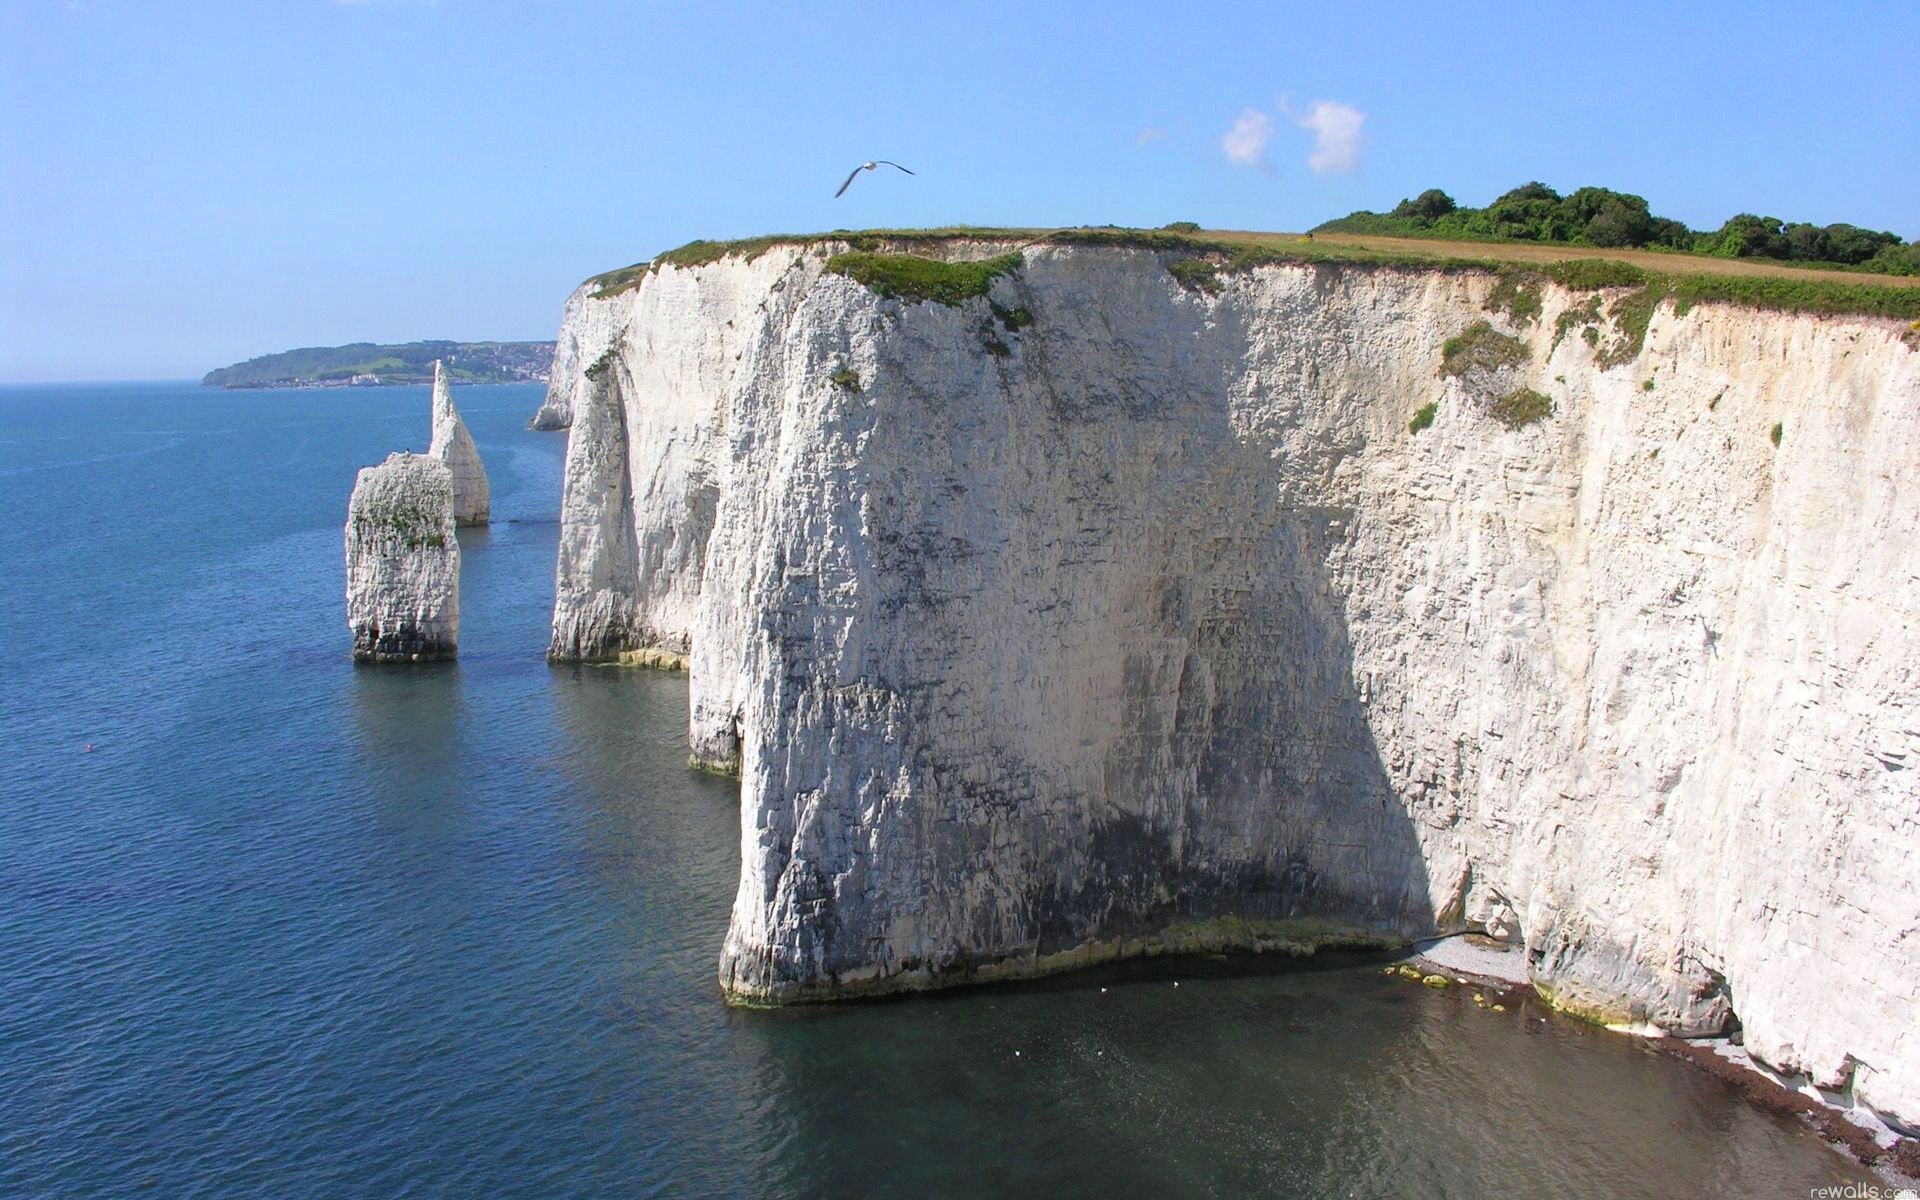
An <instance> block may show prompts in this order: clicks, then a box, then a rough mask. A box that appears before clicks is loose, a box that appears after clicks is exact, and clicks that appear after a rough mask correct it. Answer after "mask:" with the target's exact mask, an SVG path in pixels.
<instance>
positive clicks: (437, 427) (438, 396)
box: [427, 359, 493, 525]
mask: <svg viewBox="0 0 1920 1200" xmlns="http://www.w3.org/2000/svg"><path fill="white" fill-rule="evenodd" d="M427 453H428V454H429V455H431V456H432V457H434V458H437V459H439V460H440V461H441V462H443V463H445V464H446V465H447V470H449V471H451V472H452V473H453V519H454V523H455V524H458V525H485V524H486V523H487V520H488V517H489V514H490V510H491V508H492V505H493V496H492V489H491V488H490V487H489V486H488V484H487V469H486V467H484V466H483V465H481V462H480V450H479V448H478V447H476V446H475V445H474V444H473V435H472V434H471V433H468V432H467V423H466V422H465V421H463V420H461V419H460V410H459V409H457V408H455V407H454V406H453V387H452V385H451V384H450V383H448V381H447V372H446V367H445V366H444V364H442V363H441V362H440V360H439V359H435V360H434V362H433V445H432V446H431V447H429V448H428V450H427Z"/></svg>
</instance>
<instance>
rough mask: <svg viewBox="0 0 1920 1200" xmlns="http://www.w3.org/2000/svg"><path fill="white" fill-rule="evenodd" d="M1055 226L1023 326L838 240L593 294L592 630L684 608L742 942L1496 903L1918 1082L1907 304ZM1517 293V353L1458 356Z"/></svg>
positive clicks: (888, 954)
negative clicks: (1641, 308)
mask: <svg viewBox="0 0 1920 1200" xmlns="http://www.w3.org/2000/svg"><path fill="white" fill-rule="evenodd" d="M1005 249H1006V248H1005V247H977V246H975V247H955V248H954V251H953V252H955V253H964V254H969V255H979V254H986V253H998V252H1003V251H1004V250H1005ZM1025 255H1026V257H1025V266H1024V269H1023V270H1022V271H1021V272H1020V273H1018V274H1017V275H1014V276H1010V277H1007V278H1004V279H1002V280H1000V281H999V282H998V283H996V284H995V285H994V291H993V293H992V296H991V300H992V302H993V303H994V304H997V305H998V306H999V309H1000V311H1001V312H1002V313H1011V312H1014V311H1017V310H1019V309H1025V310H1027V312H1028V313H1030V314H1031V316H1032V322H1031V324H1025V325H1020V327H1018V328H1015V327H1014V326H1015V325H1018V324H1019V323H1018V322H1009V321H1008V320H1006V319H1004V318H1003V317H1002V316H1001V315H1000V314H999V313H996V311H995V310H994V309H993V308H991V307H990V306H989V302H988V300H987V299H985V298H983V299H977V300H972V301H969V302H967V303H965V304H964V305H961V306H958V307H943V306H941V305H938V304H933V303H920V304H914V303H903V302H901V301H898V300H889V299H883V298H881V297H879V296H877V295H875V294H874V293H872V292H871V291H869V290H867V289H866V288H865V287H862V286H861V285H859V284H857V283H855V282H853V281H851V280H849V279H846V278H843V277H841V276H839V275H835V274H830V273H827V272H826V271H825V270H824V269H823V268H824V258H825V256H824V253H823V252H821V251H820V250H818V249H817V248H799V247H774V248H772V249H770V250H767V251H766V252H764V253H761V254H759V255H758V256H757V257H755V258H753V259H752V260H751V261H749V260H747V259H746V258H744V257H736V258H728V259H722V260H720V261H718V262H714V263H710V264H707V265H704V266H700V267H695V268H690V269H682V268H677V267H674V266H671V265H667V266H663V267H662V268H661V269H660V270H659V271H658V272H657V273H656V274H654V275H652V276H650V277H648V278H646V279H645V280H644V281H643V282H642V283H641V285H640V286H639V287H637V288H635V289H633V290H631V291H628V292H624V293H621V294H619V295H616V296H611V297H608V298H604V299H595V298H593V297H592V295H591V294H590V293H591V289H590V288H583V289H582V291H581V292H580V293H579V294H576V296H575V297H574V298H573V300H571V301H570V302H569V306H568V317H567V327H566V328H565V329H563V331H562V334H561V342H562V345H563V346H570V347H571V349H570V350H569V351H568V354H569V355H570V357H569V358H568V360H567V361H568V362H569V363H570V366H569V369H568V370H567V372H566V373H565V374H564V375H563V373H562V372H561V371H560V370H559V369H558V362H557V363H556V371H555V374H554V378H553V382H552V387H553V388H554V389H555V392H556V394H564V395H566V396H568V397H570V399H571V405H572V415H573V431H572V434H571V436H570V441H569V446H568V459H567V475H566V485H565V489H566V490H565V500H564V504H563V530H562V541H561V555H560V562H559V579H558V589H557V597H558V598H557V605H556V609H555V614H554V640H553V653H554V655H555V656H556V657H559V658H597V657H599V658H604V657H613V656H616V655H618V654H619V653H621V652H623V651H634V650H639V649H643V648H650V647H652V648H660V649H662V650H666V651H671V652H675V653H679V652H685V653H687V654H688V656H689V659H690V669H691V690H692V705H693V713H692V742H693V746H692V749H693V753H694V756H695V758H696V759H698V760H700V761H702V762H705V763H708V764H713V765H726V764H733V763H737V765H738V769H739V771H740V775H741V799H742V805H741V839H742V863H741V878H740V888H739V892H738V896H737V899H736V901H735V905H734V910H733V918H732V927H731V930H730V932H729V934H728V937H727V942H726V947H725V950H724V954H723V958H722V962H721V968H720V973H721V979H722V982H723V984H724V985H725V987H726V988H727V990H728V992H729V993H730V994H731V995H733V996H734V997H736V998H738V999H743V1000H749V1001H757V1002H779V1001H784V1000H791V999H812V998H825V997H833V996H839V995H850V994H857V993H860V992H871V991H882V990H890V989H899V988H907V987H922V986H932V985H937V984H940V983H944V982H953V981H962V980H968V979H978V978H987V977H994V976H997V975H1019V974H1032V973H1035V972H1039V971H1044V970H1049V969H1056V968H1058V967H1061V966H1066V965H1072V964H1075V963H1079V962H1086V961H1092V960H1095V959H1098V958H1102V957H1108V956H1112V955H1121V954H1137V953H1151V952H1155V951H1157V950H1162V949H1186V948H1196V947H1212V946H1243V947H1245V946H1253V947H1261V948H1310V947H1312V946H1315V945H1320V944H1325V943H1327V942H1330V941H1341V940H1364V939H1370V938H1379V939H1392V940H1398V939H1405V938H1409V937H1412V936H1415V935H1419V934H1424V933H1430V932H1433V931H1436V930H1449V929H1457V928H1462V927H1470V926H1472V927H1480V926H1489V927H1493V928H1496V929H1501V930H1505V931H1510V932H1511V933H1513V934H1514V935H1515V936H1516V937H1518V938H1519V939H1521V940H1522V941H1523V943H1524V945H1525V948H1526V953H1527V956H1528V962H1529V970H1530V972H1531V973H1532V977H1533V979H1534V981H1535V982H1536V984H1537V985H1538V986H1539V987H1540V988H1541V990H1542V991H1543V992H1545V993H1547V994H1548V995H1550V996H1552V997H1553V998H1554V999H1555V1000H1556V1001H1557V1002H1559V1003H1562V1004H1564V1005H1566V1006H1567V1007H1569V1008H1571V1009H1573V1010H1575V1011H1580V1012H1583V1013H1586V1014H1587V1015H1590V1016H1594V1017H1596V1018H1598V1019H1602V1020H1608V1021H1616V1020H1617V1021H1621V1022H1625V1023H1632V1024H1641V1025H1654V1026H1659V1027H1663V1028H1667V1029H1672V1030H1678V1031H1685V1032H1699V1031H1704V1030H1714V1029H1720V1028H1723V1027H1725V1026H1726V1025H1727V1023H1728V1021H1729V1019H1730V1017H1733V1016H1737V1019H1738V1020H1739V1021H1740V1022H1741V1024H1742V1026H1743V1027H1744V1036H1745V1043H1746V1046H1747V1047H1748V1049H1749V1050H1751V1051H1752V1052H1753V1053H1754V1054H1756V1055H1757V1056H1759V1057H1760V1058H1762V1059H1763V1060H1764V1061H1766V1062H1768V1063H1770V1064H1772V1065H1773V1066H1775V1067H1777V1068H1780V1069H1784V1070H1792V1071H1800V1072H1804V1073H1806V1074H1808V1075H1810V1076H1812V1077H1813V1078H1814V1079H1815V1080H1816V1081H1819V1082H1821V1084H1822V1086H1826V1087H1840V1088H1843V1089H1844V1088H1851V1089H1852V1091H1853V1094H1854V1095H1855V1097H1856V1098H1857V1099H1858V1100H1859V1101H1860V1102H1861V1103H1863V1104H1866V1105H1870V1106H1872V1107H1873V1108H1875V1109H1877V1110H1878V1111H1880V1112H1881V1113H1882V1114H1883V1115H1888V1116H1890V1117H1892V1118H1893V1119H1895V1120H1896V1121H1899V1122H1902V1123H1904V1124H1905V1125H1907V1126H1908V1127H1912V1126H1914V1125H1916V1124H1920V888H1915V887H1914V886H1913V880H1914V871H1915V869H1916V867H1915V864H1916V863H1920V784H1917V783H1916V779H1920V776H1916V774H1915V771H1914V768H1915V767H1916V765H1920V699H1917V698H1920V523H1916V522H1915V521H1914V520H1913V519H1912V514H1911V499H1910V498H1911V495H1912V494H1913V492H1914V490H1915V489H1916V487H1920V465H1917V464H1920V354H1916V353H1915V352H1914V351H1913V350H1912V349H1910V348H1908V347H1906V346H1905V345H1903V344H1902V343H1901V342H1900V333H1901V327H1900V326H1899V325H1898V324H1896V323H1894V322H1888V321H1880V320H1875V319H1871V318H1817V317H1811V316H1795V315H1787V314H1780V313H1762V312H1754V311H1746V310H1741V309H1737V308H1732V307H1726V306H1719V305H1697V306H1694V307H1693V308H1692V309H1691V310H1690V311H1689V312H1686V313H1685V314H1681V313H1677V312H1676V311H1675V310H1674V308H1673V307H1672V306H1671V305H1663V306H1661V307H1660V308H1659V310H1658V311H1657V312H1656V313H1655V315H1654V318H1653V321H1652V324H1651V326H1650V328H1649V329H1648V331H1647V334H1646V338H1645V342H1644V346H1642V347H1639V348H1638V349H1635V348H1633V347H1632V346H1631V344H1630V343H1627V342H1623V341H1622V340H1621V339H1622V338H1624V337H1625V334H1624V333H1623V331H1621V330H1619V329H1617V328H1616V327H1615V324H1614V323H1613V322H1612V321H1610V320H1608V319H1606V318H1605V317H1604V315H1602V316H1600V317H1597V318H1596V320H1595V321H1594V322H1588V321H1587V320H1586V319H1585V318H1584V317H1581V316H1579V315H1577V314H1579V313H1583V312H1588V311H1596V310H1590V309H1589V308H1588V307H1587V306H1588V305H1589V303H1590V302H1591V301H1592V300H1593V299H1594V296H1593V294H1591V293H1577V292H1569V291H1565V290H1562V289H1559V288H1557V287H1554V286H1551V285H1549V286H1547V287H1546V288H1545V289H1544V292H1543V295H1542V303H1543V306H1544V311H1542V312H1541V313H1540V315H1539V317H1538V319H1537V320H1534V321H1531V322H1521V323H1516V321H1515V320H1513V319H1512V318H1511V316H1510V315H1508V314H1507V313H1505V312H1499V311H1495V312H1489V311H1488V310H1487V304H1488V302H1489V299H1490V298H1491V297H1492V296H1493V293H1494V288H1495V285H1496V280H1495V278H1494V277H1493V276H1492V275H1490V274H1482V273H1477V272H1471V271H1465V272H1463V271H1439V270H1421V269H1408V268H1385V267H1371V268H1370V267H1362V266H1354V265H1319V266H1312V265H1274V266H1265V267H1260V268H1258V269H1255V270H1252V271H1248V272H1242V273H1237V274H1236V273H1227V274H1223V275H1221V276H1220V279H1219V287H1218V291H1217V293H1214V292H1209V291H1208V290H1205V289H1200V288H1195V289H1192V290H1189V289H1186V288H1183V287H1182V286H1181V285H1180V282H1179V281H1178V280H1176V278H1174V276H1173V275H1172V274H1170V272H1169V271H1168V270H1167V267H1168V265H1169V264H1168V262H1167V261H1166V260H1165V258H1163V257H1161V256H1158V255H1155V254H1153V253H1149V252H1145V251H1137V250H1119V249H1090V248H1071V249H1070V248H1058V247H1034V248H1030V249H1028V250H1027V251H1026V252H1025ZM1620 294H1621V293H1619V292H1618V291H1614V292H1607V293H1602V294H1600V296H1599V299H1600V300H1601V301H1603V302H1606V303H1611V301H1613V300H1614V299H1617V298H1618V297H1619V295H1620ZM1601 311H1603V310H1601ZM1569 312H1571V313H1575V314H1576V315H1575V316H1573V317H1569V318H1568V320H1567V321H1565V322H1562V321H1561V320H1560V317H1561V316H1562V314H1565V313H1569ZM1481 320H1490V321H1491V322H1492V324H1493V326H1494V327H1495V329H1496V331H1497V332H1499V333H1500V334H1502V335H1505V336H1509V337H1512V338H1516V339H1518V341H1519V342H1520V343H1522V344H1523V345H1524V348H1525V354H1524V355H1523V356H1520V358H1521V361H1519V362H1518V363H1515V362H1512V361H1503V362H1500V363H1498V364H1494V365H1492V366H1489V367H1486V368H1485V369H1480V368H1475V369H1472V370H1466V371H1463V372H1461V373H1459V374H1457V375H1443V374H1442V373H1441V371H1440V365H1441V354H1442V345H1443V343H1444V342H1445V341H1446V339H1448V338H1450V337H1453V336H1455V335H1457V334H1460V333H1461V332H1463V331H1464V330H1466V329H1467V328H1468V327H1469V326H1470V325H1472V323H1474V322H1476V321H1481ZM1588 324H1596V325H1597V328H1596V329H1595V332H1594V333H1593V334H1592V335H1591V339H1592V340H1589V338H1588V337H1586V336H1582V331H1583V329H1584V328H1585V327H1586V326H1587V325H1588ZM1617 346H1624V347H1625V348H1624V349H1615V348H1616V347H1617ZM1609 351H1612V352H1611V353H1609ZM1604 363H1612V364H1613V365H1611V366H1608V365H1603V364H1604ZM855 384H857V387H856V386H853V385H855ZM1522 388H1525V389H1531V390H1532V391H1534V392H1537V393H1538V394H1539V395H1540V396H1542V397H1545V398H1546V399H1547V400H1548V401H1550V405H1551V411H1550V413H1549V414H1548V415H1546V416H1545V417H1544V419H1540V420H1535V421H1532V422H1531V423H1521V424H1519V425H1518V426H1517V427H1510V424H1511V422H1512V421H1513V420H1514V419H1516V418H1515V415H1514V414H1515V413H1524V412H1525V411H1526V405H1524V404H1520V405H1516V404H1515V403H1514V401H1513V397H1514V396H1516V395H1518V394H1519V390H1520V389H1522ZM1429 403H1432V404H1434V405H1435V406H1436V407H1435V410H1434V414H1433V420H1432V422H1431V424H1430V426H1429V427H1426V428H1424V429H1422V430H1421V431H1420V432H1410V431H1409V424H1410V422H1412V421H1413V418H1414V416H1415V414H1416V413H1417V412H1418V411H1419V410H1420V409H1421V408H1422V407H1423V406H1425V405H1427V404H1429ZM1503 406H1504V407H1503ZM1776 424H1777V425H1780V426H1782V427H1783V436H1782V438H1781V440H1780V442H1779V443H1778V444H1777V445H1776V444H1775V443H1774V441H1773V439H1772V438H1771V436H1770V431H1771V430H1772V429H1773V428H1774V426H1775V425H1776Z"/></svg>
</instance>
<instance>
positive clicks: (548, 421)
mask: <svg viewBox="0 0 1920 1200" xmlns="http://www.w3.org/2000/svg"><path fill="white" fill-rule="evenodd" d="M572 427H573V412H572V410H571V409H569V408H568V407H567V405H566V404H565V403H564V402H563V401H561V400H559V399H556V398H555V397H554V395H553V393H551V392H549V393H547V399H546V401H545V402H544V403H543V404H541V405H540V411H538V412H536V413H534V414H533V419H532V420H531V421H528V422H527V428H528V429H537V430H540V431H541V432H543V433H551V432H554V431H555V430H560V429H570V428H572Z"/></svg>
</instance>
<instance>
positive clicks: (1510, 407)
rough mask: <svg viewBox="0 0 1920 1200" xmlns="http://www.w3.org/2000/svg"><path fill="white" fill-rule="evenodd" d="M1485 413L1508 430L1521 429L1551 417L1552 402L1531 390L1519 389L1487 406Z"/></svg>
mask: <svg viewBox="0 0 1920 1200" xmlns="http://www.w3.org/2000/svg"><path fill="white" fill-rule="evenodd" d="M1487 413H1488V415H1490V416H1491V417H1492V418H1493V419H1494V420H1496V421H1498V422H1500V423H1501V424H1502V425H1505V426H1506V427H1507V428H1508V429H1523V428H1525V427H1526V426H1528V425H1531V424H1533V423H1534V422H1535V421H1544V420H1546V419H1547V418H1548V417H1550V416H1552V415H1553V401H1552V400H1549V399H1548V398H1547V397H1545V396H1543V395H1541V394H1540V393H1539V392H1536V391H1534V390H1533V389H1532V388H1520V389H1518V390H1516V391H1511V392H1508V393H1507V394H1506V395H1504V396H1502V397H1500V398H1499V399H1498V400H1495V401H1494V402H1493V403H1492V404H1489V405H1488V406H1487Z"/></svg>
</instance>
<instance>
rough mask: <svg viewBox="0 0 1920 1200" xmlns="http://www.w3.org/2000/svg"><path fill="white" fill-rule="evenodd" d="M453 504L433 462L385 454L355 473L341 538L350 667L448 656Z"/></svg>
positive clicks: (454, 580)
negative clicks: (356, 663) (350, 638)
mask: <svg viewBox="0 0 1920 1200" xmlns="http://www.w3.org/2000/svg"><path fill="white" fill-rule="evenodd" d="M462 432H463V433H464V432H465V431H464V430H462ZM469 444H470V443H469ZM453 498H454V475H453V472H452V471H451V470H449V469H448V467H447V465H446V464H445V463H444V462H441V461H440V460H439V459H437V458H432V457H428V456H425V455H419V454H389V455H388V456H387V461H386V462H384V463H381V464H380V465H379V466H377V467H364V468H362V469H361V471H360V474H359V477H358V478H357V479H356V480H355V481H354V485H353V498H352V499H351V500H350V501H348V503H347V535H346V546H347V625H348V627H349V628H351V629H352V630H353V657H354V658H355V659H356V660H357V661H360V662H382V663H398V662H435V661H440V660H444V659H450V658H452V657H454V654H455V651H456V648H457V646H458V643H459V640H460V542H459V540H458V539H457V538H456V537H455V536H454V499H453Z"/></svg>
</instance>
